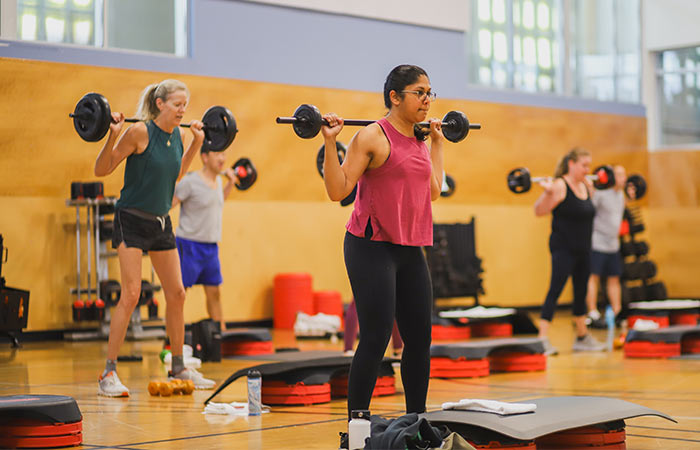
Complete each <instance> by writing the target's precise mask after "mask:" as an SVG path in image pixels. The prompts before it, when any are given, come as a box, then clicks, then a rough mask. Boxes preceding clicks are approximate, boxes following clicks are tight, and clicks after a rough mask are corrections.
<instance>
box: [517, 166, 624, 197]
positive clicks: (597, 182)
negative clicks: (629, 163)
mask: <svg viewBox="0 0 700 450" xmlns="http://www.w3.org/2000/svg"><path fill="white" fill-rule="evenodd" d="M547 178H549V177H531V176H530V171H529V170H528V169H527V168H526V167H518V168H515V169H513V170H511V171H510V172H509V173H508V177H507V181H508V189H510V190H511V192H513V193H515V194H524V193H525V192H527V191H529V190H530V188H531V187H532V183H539V182H540V181H543V180H545V179H547ZM586 178H588V179H589V180H591V181H592V182H593V186H594V187H595V188H596V189H609V188H611V187H613V186H615V172H614V171H613V168H612V166H600V167H598V168H597V169H595V172H594V174H593V175H586Z"/></svg>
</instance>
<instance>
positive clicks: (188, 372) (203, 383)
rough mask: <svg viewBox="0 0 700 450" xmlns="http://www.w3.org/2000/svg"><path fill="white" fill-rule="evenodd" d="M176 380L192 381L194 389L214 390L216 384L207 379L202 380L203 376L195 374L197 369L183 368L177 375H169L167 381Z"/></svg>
mask: <svg viewBox="0 0 700 450" xmlns="http://www.w3.org/2000/svg"><path fill="white" fill-rule="evenodd" d="M173 378H177V379H179V380H192V381H193V382H194V388H195V389H214V386H215V385H216V382H215V381H214V380H210V379H208V378H204V375H202V374H201V373H199V372H197V369H191V368H189V367H188V368H185V369H184V370H182V371H181V372H180V373H178V374H177V375H172V374H169V377H168V379H169V380H172V379H173Z"/></svg>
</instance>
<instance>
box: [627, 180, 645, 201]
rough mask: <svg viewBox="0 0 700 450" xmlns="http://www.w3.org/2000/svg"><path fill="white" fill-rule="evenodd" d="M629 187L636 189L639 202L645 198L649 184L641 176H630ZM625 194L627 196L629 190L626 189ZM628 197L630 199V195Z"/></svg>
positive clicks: (636, 197)
mask: <svg viewBox="0 0 700 450" xmlns="http://www.w3.org/2000/svg"><path fill="white" fill-rule="evenodd" d="M627 185H628V186H629V185H632V186H633V187H634V191H635V199H636V200H639V199H640V198H642V197H644V194H646V192H647V182H646V181H645V180H644V177H642V176H641V175H638V174H635V175H630V176H629V177H628V178H627ZM625 194H627V189H625ZM627 197H629V195H627Z"/></svg>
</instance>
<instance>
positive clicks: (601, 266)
mask: <svg viewBox="0 0 700 450" xmlns="http://www.w3.org/2000/svg"><path fill="white" fill-rule="evenodd" d="M591 273H592V274H594V275H598V276H601V277H604V276H609V277H619V276H620V275H622V258H621V257H620V252H615V253H603V252H597V251H595V250H593V251H592V252H591Z"/></svg>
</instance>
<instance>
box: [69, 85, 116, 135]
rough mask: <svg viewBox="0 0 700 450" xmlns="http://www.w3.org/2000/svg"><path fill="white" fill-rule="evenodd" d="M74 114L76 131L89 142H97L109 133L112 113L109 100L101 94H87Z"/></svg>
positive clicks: (76, 107) (76, 106)
mask: <svg viewBox="0 0 700 450" xmlns="http://www.w3.org/2000/svg"><path fill="white" fill-rule="evenodd" d="M73 114H74V117H73V126H74V127H75V131H77V132H78V135H79V136H80V137H81V138H82V139H83V140H85V141H87V142H97V141H99V140H100V139H102V138H103V137H105V135H106V134H107V132H108V131H109V125H110V123H111V121H112V112H111V109H110V107H109V103H108V102H107V99H106V98H104V97H103V96H102V95H101V94H98V93H96V92H90V93H89V94H85V95H84V96H83V98H81V99H80V101H78V104H77V105H75V110H74V111H73Z"/></svg>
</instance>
